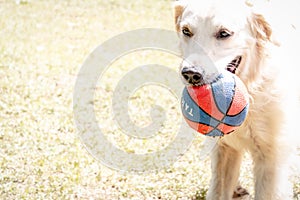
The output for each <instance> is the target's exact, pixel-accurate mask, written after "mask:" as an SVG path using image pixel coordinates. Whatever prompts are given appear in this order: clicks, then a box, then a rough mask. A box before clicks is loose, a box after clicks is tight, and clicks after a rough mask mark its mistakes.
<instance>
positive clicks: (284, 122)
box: [175, 0, 299, 200]
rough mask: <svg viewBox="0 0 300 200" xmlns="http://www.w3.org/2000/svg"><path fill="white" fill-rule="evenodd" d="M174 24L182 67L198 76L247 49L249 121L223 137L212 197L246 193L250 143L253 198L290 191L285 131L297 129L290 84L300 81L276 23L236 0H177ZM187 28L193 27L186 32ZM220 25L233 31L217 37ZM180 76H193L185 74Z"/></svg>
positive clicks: (241, 72) (244, 74) (283, 196)
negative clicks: (242, 173) (242, 178)
mask: <svg viewBox="0 0 300 200" xmlns="http://www.w3.org/2000/svg"><path fill="white" fill-rule="evenodd" d="M175 24H176V30H177V32H178V36H179V38H180V48H181V51H182V56H183V58H184V60H183V62H182V65H181V68H186V69H188V68H193V69H195V68H196V70H197V71H198V72H200V73H201V75H202V78H203V80H202V82H201V83H200V84H204V83H207V82H211V81H213V80H214V79H216V77H217V76H218V74H219V72H220V71H222V70H226V66H227V65H228V64H229V63H230V62H231V61H232V60H234V59H235V58H236V57H237V56H242V61H241V63H240V64H239V66H238V67H237V69H236V72H235V73H236V75H237V76H239V77H240V79H241V80H242V81H243V82H244V84H245V85H246V87H247V89H248V92H249V94H250V96H251V100H250V108H249V114H248V116H247V119H246V121H245V122H244V124H243V125H242V126H241V127H240V128H239V129H238V130H237V131H235V132H234V133H231V134H230V135H227V136H225V137H223V138H221V139H220V141H219V143H218V145H217V147H216V148H215V149H214V151H213V153H212V155H211V157H212V179H211V184H210V188H209V191H208V194H207V199H209V200H227V199H232V198H233V197H237V196H243V195H244V194H247V192H245V190H239V191H242V193H241V194H240V195H239V194H237V192H236V193H235V194H234V191H235V189H236V187H237V186H238V177H239V169H240V165H241V160H242V155H243V153H244V152H245V151H249V152H250V153H251V155H252V158H253V162H254V169H253V171H254V177H255V199H256V200H259V199H260V200H277V199H278V200H279V199H280V200H287V199H292V187H291V184H290V183H289V180H288V176H289V174H288V172H289V170H288V168H289V155H290V154H291V152H292V149H291V148H292V147H293V146H294V145H292V143H290V141H289V140H288V139H290V138H291V137H290V136H289V134H297V133H296V130H293V126H292V125H293V124H294V122H293V121H294V120H295V119H293V117H294V116H295V115H294V114H293V112H294V111H295V110H296V109H295V108H296V107H297V105H296V103H297V98H296V95H295V94H296V93H295V91H296V90H295V89H292V87H293V86H295V85H297V84H296V83H293V82H289V81H293V80H295V79H293V78H291V77H288V75H287V72H290V71H292V68H289V67H292V66H289V65H292V64H293V63H289V62H288V60H289V58H284V56H283V55H282V54H280V51H279V50H278V49H280V48H279V44H278V43H277V42H276V41H275V39H274V37H273V30H272V27H271V25H270V24H269V23H268V22H267V21H266V19H265V18H264V16H263V15H262V14H257V13H255V12H253V11H252V9H251V8H250V7H249V6H247V5H246V4H245V3H244V2H243V1H238V0H237V1H234V0H226V1H224V0H219V1H218V0H195V1H193V0H190V1H189V0H186V1H183V0H181V1H177V3H175ZM183 29H185V31H188V34H190V35H184V34H183ZM222 30H225V31H226V32H227V33H230V34H231V36H228V37H226V38H221V39H220V38H218V37H219V36H218V34H220V31H222ZM221 34H223V33H221ZM278 58H280V59H278ZM183 82H184V83H185V84H187V85H188V84H191V83H190V82H188V80H186V79H185V78H183ZM298 85H299V84H298ZM289 89H290V90H289ZM298 107H299V106H298ZM291 116H292V117H291ZM233 194H234V195H233Z"/></svg>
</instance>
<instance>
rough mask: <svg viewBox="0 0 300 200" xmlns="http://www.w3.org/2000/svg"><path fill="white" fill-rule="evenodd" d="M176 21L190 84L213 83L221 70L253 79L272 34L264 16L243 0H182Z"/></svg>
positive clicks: (183, 66) (185, 77)
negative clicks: (253, 10) (256, 12)
mask: <svg viewBox="0 0 300 200" xmlns="http://www.w3.org/2000/svg"><path fill="white" fill-rule="evenodd" d="M175 24H176V30H177V32H178V36H179V38H180V49H181V52H182V56H183V58H184V60H183V62H182V64H181V70H180V71H181V74H182V78H183V81H184V83H185V84H191V85H201V84H205V83H208V82H212V81H214V80H215V79H216V78H217V77H218V75H219V73H220V72H221V71H222V70H228V71H230V72H232V73H235V74H237V75H238V76H240V77H242V79H244V81H248V80H245V79H249V80H250V79H254V77H256V76H257V74H258V73H259V65H260V63H259V62H260V60H261V58H262V57H263V56H265V55H264V54H265V52H264V47H265V46H266V43H268V42H270V41H271V35H272V30H271V28H270V26H269V24H268V23H267V22H266V21H265V19H264V18H263V16H262V15H259V14H254V13H253V12H252V11H251V9H250V7H249V6H247V5H246V3H243V1H240V0H227V1H223V0H212V1H206V0H179V1H177V2H176V3H175Z"/></svg>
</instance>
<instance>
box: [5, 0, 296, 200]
mask: <svg viewBox="0 0 300 200" xmlns="http://www.w3.org/2000/svg"><path fill="white" fill-rule="evenodd" d="M173 23H174V19H173V10H172V1H171V0H152V1H144V0H127V1H122V0H104V1H101V0H85V1H80V0H63V1H61V0H50V1H49V0H17V1H12V0H0V94H1V97H0V199H204V197H205V194H206V191H207V188H208V182H209V178H210V163H209V160H208V159H204V160H201V159H200V158H199V148H200V144H201V141H202V140H203V138H202V137H200V136H196V139H195V141H194V142H193V144H192V146H191V147H190V149H189V150H188V151H187V153H186V154H184V155H183V156H182V157H181V158H180V159H179V160H178V161H177V162H176V163H174V165H172V166H171V167H170V168H168V169H165V170H161V171H158V172H155V173H148V174H134V173H120V172H118V171H116V170H113V169H110V168H108V167H106V166H105V165H103V164H101V163H100V162H98V161H97V160H96V159H94V158H93V157H92V156H91V155H90V154H89V153H88V152H87V151H86V149H85V147H84V145H83V144H82V143H81V141H80V138H79V135H78V133H77V130H76V126H75V124H74V121H73V104H72V98H73V89H74V84H75V81H76V75H77V73H78V71H79V69H80V67H81V66H82V63H83V62H84V60H85V58H86V57H87V56H88V54H89V53H90V52H91V51H93V50H94V48H95V47H97V46H98V45H100V44H101V43H103V42H104V41H106V40H108V39H110V38H112V37H113V36H115V35H117V34H120V33H123V32H126V31H131V30H134V29H138V28H161V29H168V30H173V29H174V25H173ZM153 62H154V63H158V64H161V65H164V66H169V67H170V68H172V69H174V70H177V68H178V66H179V62H180V59H179V58H177V57H176V56H173V55H170V54H168V53H166V52H159V51H152V50H143V51H139V52H135V53H133V54H130V55H127V56H125V57H124V58H122V59H119V60H117V61H116V62H115V63H112V66H111V67H110V68H109V70H108V71H107V72H106V75H105V77H104V78H103V80H102V82H101V84H100V83H99V85H98V86H97V90H96V94H95V110H96V114H97V117H98V119H100V120H101V119H102V120H105V119H108V118H109V116H110V111H111V110H110V109H111V108H110V107H111V99H110V97H111V95H112V92H113V90H114V87H115V85H116V83H117V81H118V80H119V79H120V78H121V77H122V76H123V75H124V74H126V72H128V70H131V69H133V68H134V67H136V66H139V65H144V64H152V63H153ZM131 104H132V105H133V106H132V107H131V110H130V112H131V116H132V120H133V121H135V122H136V123H137V124H139V125H140V126H144V125H147V124H149V123H150V122H151V118H150V117H149V113H148V112H147V111H148V110H149V108H150V107H151V106H152V105H154V104H159V105H161V106H162V107H164V108H165V109H166V110H168V113H167V114H168V115H167V117H168V119H169V121H168V122H167V123H166V124H165V126H164V130H162V131H161V132H159V133H158V136H157V137H158V139H159V140H152V141H135V139H132V138H129V137H127V136H124V135H122V130H119V129H118V128H117V127H116V128H112V125H111V124H112V123H111V122H107V123H104V124H102V127H103V129H104V130H106V133H105V134H106V135H107V137H108V138H109V139H110V141H111V142H113V143H114V144H115V145H116V146H118V147H119V148H120V149H123V150H124V151H127V152H133V153H134V152H136V151H138V150H139V149H142V148H143V147H147V148H149V149H150V150H149V151H151V148H152V147H153V149H154V150H155V149H156V148H161V147H164V146H166V145H167V144H168V142H170V141H172V139H173V138H174V135H175V134H176V133H177V132H176V131H177V128H178V124H179V123H180V120H178V119H180V118H181V114H180V105H179V100H178V98H176V97H174V95H173V94H171V93H170V92H169V91H168V90H166V89H164V88H161V87H158V86H149V88H144V89H142V90H140V91H137V92H136V93H135V94H134V96H133V97H132V101H131ZM153 149H152V150H153ZM245 163H246V164H245V165H244V166H243V169H242V173H241V175H242V180H241V184H242V185H243V186H244V187H247V188H248V189H249V190H250V191H251V192H252V194H253V183H252V182H253V181H252V175H251V173H249V172H251V162H250V161H248V160H247V161H246V160H245ZM295 180H296V181H294V183H295V184H294V194H295V199H297V195H298V196H299V194H300V183H299V182H300V181H299V180H300V179H297V178H295Z"/></svg>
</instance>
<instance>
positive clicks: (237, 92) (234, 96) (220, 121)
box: [181, 71, 249, 137]
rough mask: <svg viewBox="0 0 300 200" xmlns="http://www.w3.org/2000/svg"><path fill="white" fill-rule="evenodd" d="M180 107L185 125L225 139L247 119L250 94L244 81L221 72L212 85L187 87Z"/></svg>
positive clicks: (207, 134)
mask: <svg viewBox="0 0 300 200" xmlns="http://www.w3.org/2000/svg"><path fill="white" fill-rule="evenodd" d="M181 108H182V113H183V116H184V119H185V120H186V122H187V123H188V125H189V126H190V127H191V128H193V129H194V130H196V131H198V132H199V133H201V134H203V135H206V136H212V137H217V136H225V135H228V134H230V133H232V132H233V131H235V130H236V129H237V128H238V127H240V126H241V125H242V124H243V122H244V121H245V119H246V116H247V114H248V108H249V94H248V92H247V89H246V86H245V85H244V84H243V82H242V81H241V80H240V79H239V78H238V77H237V76H236V75H234V74H232V73H230V72H227V71H224V72H223V73H221V74H220V75H219V77H218V78H217V80H216V81H215V82H212V83H210V84H205V85H201V86H186V87H185V88H184V90H183V93H182V99H181Z"/></svg>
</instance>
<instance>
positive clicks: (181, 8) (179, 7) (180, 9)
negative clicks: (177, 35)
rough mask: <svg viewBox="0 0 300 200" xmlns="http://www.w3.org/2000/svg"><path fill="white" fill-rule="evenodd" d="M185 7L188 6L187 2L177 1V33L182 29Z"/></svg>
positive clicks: (175, 7) (175, 5)
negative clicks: (181, 23) (181, 20)
mask: <svg viewBox="0 0 300 200" xmlns="http://www.w3.org/2000/svg"><path fill="white" fill-rule="evenodd" d="M185 6H186V2H185V0H178V1H175V3H174V17H175V26H176V30H177V32H178V31H179V29H180V27H179V23H180V19H181V15H182V13H183V11H184V8H185Z"/></svg>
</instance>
